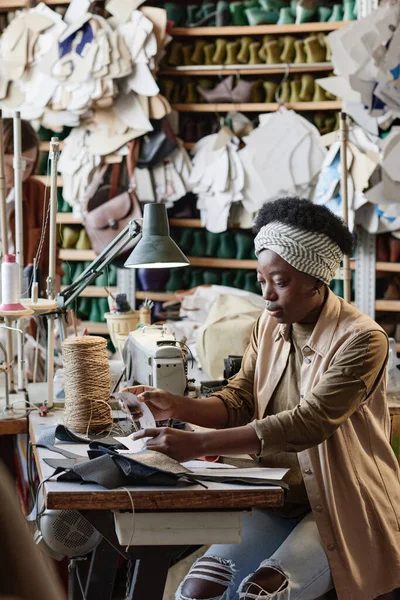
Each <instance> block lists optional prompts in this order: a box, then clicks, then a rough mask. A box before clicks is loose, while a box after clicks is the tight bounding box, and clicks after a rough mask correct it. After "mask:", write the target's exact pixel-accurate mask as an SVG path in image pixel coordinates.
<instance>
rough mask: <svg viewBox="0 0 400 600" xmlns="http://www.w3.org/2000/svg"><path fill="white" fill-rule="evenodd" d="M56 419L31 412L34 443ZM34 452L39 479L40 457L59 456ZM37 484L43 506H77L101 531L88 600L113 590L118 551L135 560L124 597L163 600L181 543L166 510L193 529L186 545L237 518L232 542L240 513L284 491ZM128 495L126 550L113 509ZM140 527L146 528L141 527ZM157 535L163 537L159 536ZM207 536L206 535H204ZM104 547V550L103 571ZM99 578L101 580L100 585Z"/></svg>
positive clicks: (83, 449)
mask: <svg viewBox="0 0 400 600" xmlns="http://www.w3.org/2000/svg"><path fill="white" fill-rule="evenodd" d="M60 421H62V413H55V414H54V415H51V416H47V417H46V418H41V417H39V415H38V414H36V413H31V414H30V416H29V433H30V437H31V442H32V443H33V444H35V442H36V440H37V439H38V437H39V435H40V433H41V431H42V430H43V428H44V427H48V426H50V425H55V424H57V423H58V422H60ZM57 447H60V448H65V449H68V450H69V451H70V452H73V453H74V454H77V455H81V456H85V455H87V445H83V444H82V445H81V444H58V443H57ZM34 457H35V461H36V465H37V470H38V473H39V477H40V479H41V480H43V479H46V478H48V477H50V476H51V474H52V472H53V469H52V468H51V467H50V466H49V465H47V464H46V463H45V462H44V459H45V458H46V457H51V458H55V457H56V458H59V455H58V454H55V453H54V452H52V451H51V450H49V449H46V448H37V447H34ZM42 489H43V494H44V498H45V505H46V508H51V509H64V510H74V509H75V510H79V511H80V512H81V513H82V514H83V515H84V516H85V518H87V519H88V520H89V521H90V523H92V525H93V526H94V527H95V528H96V529H97V530H98V531H100V532H101V533H102V535H103V536H104V539H105V540H106V542H107V544H106V546H107V547H106V548H102V553H101V557H102V558H101V560H102V561H103V562H102V564H103V567H101V565H100V566H99V568H96V565H95V566H94V567H93V568H94V569H95V570H96V575H95V577H94V578H93V581H94V583H93V587H91V585H92V584H91V583H89V584H88V585H89V587H88V588H87V589H88V591H87V594H86V598H87V600H94V599H96V600H110V598H111V595H112V585H110V581H113V568H114V567H115V568H116V565H117V563H118V556H119V555H124V556H125V557H128V556H129V557H131V558H134V559H135V560H136V566H135V569H134V573H135V575H134V578H133V582H132V586H131V591H130V595H129V598H130V599H133V598H134V599H135V600H149V599H150V598H151V600H162V597H163V591H164V586H165V581H166V577H167V574H168V568H169V564H170V561H171V558H172V557H173V556H174V555H176V554H177V553H178V552H180V551H181V550H182V543H183V542H182V541H180V538H179V536H178V535H177V532H176V531H175V530H174V529H173V528H172V529H171V528H170V527H169V526H168V522H169V517H168V515H173V517H174V518H175V519H176V516H177V514H179V515H180V518H181V520H182V523H184V525H183V526H182V528H186V529H188V530H193V541H191V542H190V544H191V545H203V544H204V543H218V542H217V541H216V540H215V536H216V530H217V529H218V519H220V520H221V521H223V520H224V518H225V517H226V518H228V519H229V518H231V519H232V518H233V521H235V520H236V522H237V530H234V528H231V529H230V532H231V533H233V535H234V536H235V537H236V538H237V539H236V541H239V539H240V530H241V520H242V516H243V515H244V513H245V512H248V511H251V510H252V508H254V507H262V508H268V507H277V506H282V504H283V501H284V492H283V489H282V488H281V487H279V486H262V487H259V486H257V487H256V486H249V485H229V484H221V483H214V482H207V488H204V487H202V486H200V485H190V486H186V485H183V484H182V485H180V484H178V485H177V486H175V487H129V488H127V489H128V490H129V493H130V496H131V498H130V497H129V494H128V493H127V491H126V489H116V490H108V489H105V488H102V487H100V486H99V485H92V484H84V485H82V484H80V483H75V482H58V481H57V480H55V479H54V480H50V481H46V483H44V484H43V488H42ZM131 499H132V501H133V504H134V509H135V520H136V522H137V523H138V527H137V529H138V531H136V529H135V534H134V537H133V538H132V544H133V545H132V546H130V547H129V550H128V552H127V553H126V552H125V548H123V547H121V546H120V544H119V542H118V539H117V537H116V532H115V526H114V516H113V513H112V511H113V510H114V511H118V512H119V511H128V510H130V511H132V503H131ZM218 514H219V515H220V516H218ZM199 519H201V527H198V526H195V525H193V524H192V523H194V522H195V521H196V520H197V522H198V521H199ZM130 522H131V521H130ZM143 523H145V525H143ZM156 523H157V524H158V525H156ZM139 525H140V526H139ZM145 527H149V529H148V530H145ZM196 527H197V528H196ZM157 528H158V530H157ZM152 529H154V533H153V531H151V530H152ZM141 532H142V533H141ZM160 535H162V539H163V542H160V541H159V539H160ZM218 535H219V534H218ZM196 536H197V537H196ZM207 536H208V537H209V538H210V539H209V540H208V539H206V538H207ZM222 542H223V540H221V543H222ZM140 544H141V545H140ZM186 545H187V542H186ZM104 552H106V553H107V569H106V570H105V569H104V561H105V554H104ZM93 560H95V559H93ZM102 578H103V579H104V581H103V584H102V585H99V581H100V580H102ZM70 587H71V589H70V596H69V597H70V599H72V600H75V598H76V599H78V598H80V597H81V596H80V595H79V594H80V592H79V590H78V591H76V594H75V593H74V589H75V588H74V586H73V584H71V586H70Z"/></svg>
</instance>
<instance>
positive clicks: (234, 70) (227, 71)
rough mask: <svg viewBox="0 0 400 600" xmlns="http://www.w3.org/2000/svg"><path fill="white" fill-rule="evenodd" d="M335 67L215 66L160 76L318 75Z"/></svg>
mask: <svg viewBox="0 0 400 600" xmlns="http://www.w3.org/2000/svg"><path fill="white" fill-rule="evenodd" d="M332 69H333V65H332V63H330V62H323V63H313V64H311V63H310V64H308V63H304V64H298V65H296V64H289V65H287V68H286V66H285V65H283V64H280V65H279V64H278V65H215V66H196V67H175V68H170V69H163V70H162V71H159V72H158V74H159V75H160V76H161V75H169V76H171V75H172V76H174V77H179V76H180V77H187V76H188V75H190V76H194V77H196V76H200V77H204V76H205V75H211V76H212V75H214V76H216V77H217V76H218V75H275V74H278V73H286V71H287V70H289V73H303V72H304V71H306V72H307V73H311V72H313V73H318V72H320V71H332Z"/></svg>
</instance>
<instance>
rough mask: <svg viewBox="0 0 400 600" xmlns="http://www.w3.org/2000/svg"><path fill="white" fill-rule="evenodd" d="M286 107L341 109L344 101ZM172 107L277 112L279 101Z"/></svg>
mask: <svg viewBox="0 0 400 600" xmlns="http://www.w3.org/2000/svg"><path fill="white" fill-rule="evenodd" d="M285 107H286V108H289V109H292V110H297V111H299V112H301V111H309V110H340V109H341V108H342V103H341V102H339V101H337V100H331V101H327V102H291V103H290V102H289V103H287V104H285ZM172 108H173V109H174V110H177V111H178V112H197V113H209V112H211V113H215V112H229V111H231V110H235V111H239V112H257V113H262V112H275V111H277V110H278V108H279V104H278V103H277V102H270V103H268V102H262V103H258V102H248V103H246V104H233V103H231V104H211V103H210V104H173V105H172Z"/></svg>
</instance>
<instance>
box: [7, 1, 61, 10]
mask: <svg viewBox="0 0 400 600" xmlns="http://www.w3.org/2000/svg"><path fill="white" fill-rule="evenodd" d="M69 3H70V0H46V2H45V4H47V5H48V6H65V5H67V4H69ZM25 6H26V2H23V1H22V0H5V2H0V12H6V11H8V10H13V9H15V8H25Z"/></svg>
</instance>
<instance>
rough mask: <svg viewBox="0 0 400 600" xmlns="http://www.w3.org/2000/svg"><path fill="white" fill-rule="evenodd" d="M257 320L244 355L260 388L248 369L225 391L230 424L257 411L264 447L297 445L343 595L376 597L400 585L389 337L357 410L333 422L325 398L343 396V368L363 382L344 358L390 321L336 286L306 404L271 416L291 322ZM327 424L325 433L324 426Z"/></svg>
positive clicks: (316, 337)
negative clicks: (380, 320) (366, 311)
mask: <svg viewBox="0 0 400 600" xmlns="http://www.w3.org/2000/svg"><path fill="white" fill-rule="evenodd" d="M255 329H256V330H257V331H256V334H253V337H252V341H251V344H250V346H249V349H248V351H247V352H246V354H247V356H246V355H245V357H244V362H245V363H246V366H245V371H246V372H247V374H250V373H253V388H252V393H249V392H250V389H251V388H250V389H249V388H247V389H245V390H243V372H242V373H239V374H238V376H237V377H236V379H235V378H234V379H233V380H231V381H230V383H229V386H228V388H225V390H223V391H222V392H220V393H218V394H216V395H217V396H219V397H221V399H222V400H224V402H225V404H226V406H227V408H228V411H229V415H230V418H229V425H230V426H237V425H242V424H243V423H244V422H249V421H251V420H252V418H253V419H254V418H255V419H256V420H255V421H253V422H252V423H251V424H252V426H253V427H254V428H255V430H256V432H257V435H258V436H259V437H260V439H262V441H263V450H262V454H263V455H265V456H267V455H268V453H275V452H297V456H298V460H299V464H300V467H301V470H302V473H303V479H304V483H305V485H306V489H307V493H308V497H309V500H310V505H311V507H312V510H313V515H314V518H315V521H316V523H317V526H318V529H319V532H320V535H321V539H322V543H323V545H324V548H325V551H326V554H327V556H328V559H329V563H330V567H331V571H332V577H333V580H334V584H335V588H336V593H337V595H338V598H339V600H373V599H375V598H376V597H377V596H379V595H381V594H384V593H386V592H389V591H391V590H393V589H395V588H397V587H399V586H400V478H399V467H398V463H397V460H396V457H395V455H394V453H393V451H392V449H391V447H390V444H389V427H390V421H389V413H388V409H387V404H386V398H385V389H386V365H387V353H388V350H387V348H388V344H387V341H386V342H385V340H383V342H384V343H383V345H382V346H383V352H382V354H383V356H382V358H381V360H380V361H379V365H378V368H377V370H376V372H377V376H376V378H375V382H374V384H373V385H372V387H371V388H370V389H369V390H368V391H366V392H365V394H364V397H363V396H362V395H361V394H360V391H359V386H358V388H357V389H358V392H357V393H358V396H359V398H360V401H359V402H357V403H355V402H352V401H351V399H350V398H349V411H348V413H347V414H346V412H343V411H341V412H342V414H338V415H337V423H336V424H335V423H333V424H332V421H330V425H331V426H330V430H329V428H324V417H323V416H321V413H324V412H325V411H324V410H323V411H320V406H319V401H318V397H319V398H321V392H322V394H323V393H324V390H326V394H327V396H329V398H328V400H327V404H328V403H329V402H335V375H336V377H337V385H338V386H343V387H346V384H347V383H348V384H349V386H348V387H349V389H353V388H352V385H353V383H354V382H353V381H352V377H353V375H352V374H351V373H346V368H345V367H342V366H341V368H340V369H339V372H338V371H336V372H335V361H336V363H337V364H340V363H341V358H343V355H344V353H345V352H346V348H349V347H351V346H352V345H353V346H354V345H358V341H359V340H360V339H363V340H365V338H366V336H368V335H369V332H377V331H379V332H382V330H381V328H380V327H379V326H378V325H377V324H376V323H375V322H374V321H373V320H372V319H370V318H369V317H367V316H365V315H363V314H362V313H360V312H359V311H358V310H357V309H356V308H354V307H353V306H351V305H350V304H347V303H346V302H344V300H342V299H341V298H338V297H337V296H335V295H334V294H333V293H332V292H330V291H329V294H328V298H327V300H326V303H325V305H324V308H323V310H322V312H321V315H320V317H319V319H318V322H317V323H316V325H315V328H314V330H313V333H312V335H311V337H310V339H309V341H308V343H307V346H305V347H304V348H303V355H304V362H303V366H302V371H301V397H300V398H299V405H298V406H297V407H296V408H295V409H293V410H287V411H283V412H282V413H278V414H277V415H272V416H268V417H266V418H262V417H263V415H264V413H265V408H266V406H267V405H268V402H269V401H270V399H271V397H272V396H273V393H274V390H275V388H276V386H277V384H278V382H279V380H280V378H281V376H282V374H283V372H284V370H285V367H286V364H287V360H288V356H289V352H290V346H291V342H290V326H285V325H281V326H280V325H278V324H277V323H276V321H275V320H274V319H272V318H271V317H269V315H268V313H267V312H266V311H265V312H264V313H263V314H262V316H261V317H260V319H259V321H258V323H257V325H256V328H255ZM375 337H376V336H375ZM341 355H342V357H341ZM360 359H361V360H360V363H363V361H364V358H363V357H360ZM366 364H368V361H366ZM368 369H369V367H368ZM332 374H333V375H334V376H333V377H332ZM367 376H368V372H366V374H365V378H366V379H367ZM241 378H242V379H241ZM346 378H347V381H346ZM360 381H361V383H362V378H359V379H358V380H357V382H358V383H359V382H360ZM248 383H250V382H248ZM317 386H318V387H317ZM244 387H247V386H244ZM366 389H367V388H366ZM316 390H319V394H318V393H315V392H316ZM330 394H332V395H331V396H330ZM339 395H340V394H338V397H339ZM341 396H342V397H343V392H341ZM323 400H326V399H322V400H321V404H322V401H323ZM251 405H252V409H253V414H252V416H251V414H250V413H251V410H249V409H251ZM334 409H335V407H333V410H332V406H331V411H332V412H333V413H334ZM318 413H320V414H318ZM318 423H320V424H321V425H320V434H318V432H317V433H315V425H316V424H317V425H318ZM325 424H326V420H325ZM302 430H303V433H302V434H301V433H299V432H301V431H302ZM318 435H320V439H318ZM302 438H303V439H302ZM317 439H318V441H316V440H317ZM307 440H310V442H309V443H307ZM311 440H312V441H311Z"/></svg>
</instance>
